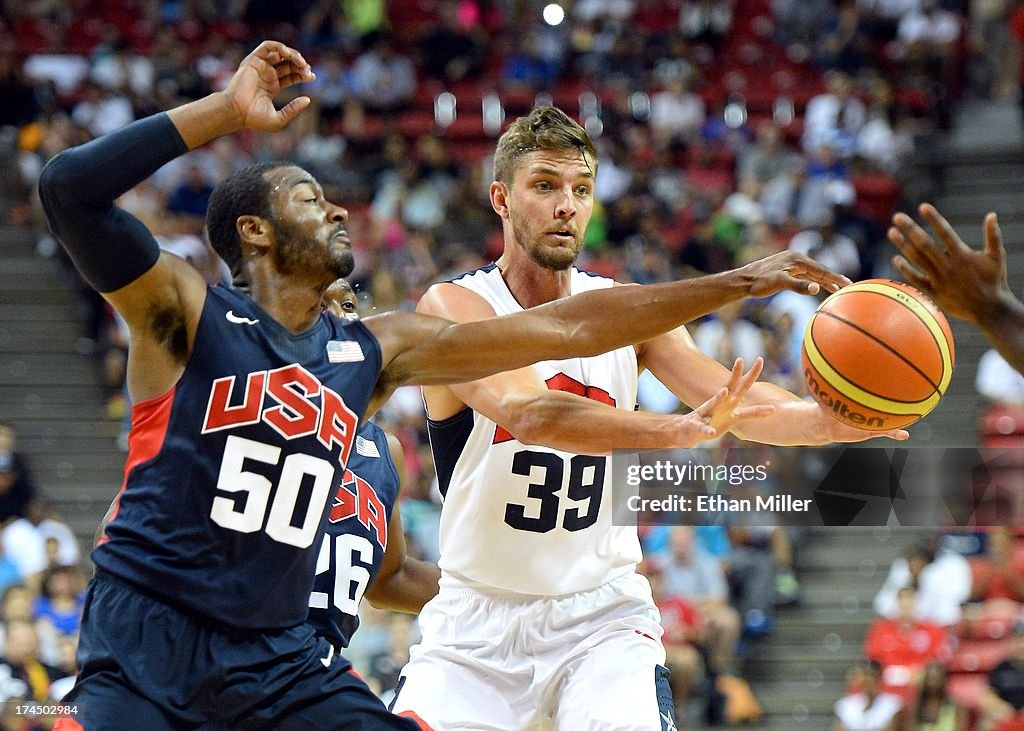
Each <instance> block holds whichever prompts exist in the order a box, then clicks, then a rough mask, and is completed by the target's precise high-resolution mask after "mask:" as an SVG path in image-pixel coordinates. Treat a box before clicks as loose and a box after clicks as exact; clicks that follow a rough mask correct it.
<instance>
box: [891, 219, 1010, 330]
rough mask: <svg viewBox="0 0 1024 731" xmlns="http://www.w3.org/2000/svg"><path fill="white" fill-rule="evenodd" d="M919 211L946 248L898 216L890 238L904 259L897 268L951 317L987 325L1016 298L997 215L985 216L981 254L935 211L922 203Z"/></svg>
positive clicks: (896, 259)
mask: <svg viewBox="0 0 1024 731" xmlns="http://www.w3.org/2000/svg"><path fill="white" fill-rule="evenodd" d="M918 210H919V212H920V214H921V216H922V217H923V218H924V220H925V221H927V222H928V225H929V226H930V227H931V229H932V231H934V232H935V236H936V237H937V238H938V239H939V241H941V242H942V246H939V245H938V244H937V243H936V242H935V239H934V238H932V236H930V235H929V234H928V233H927V232H926V231H925V230H924V229H923V228H921V227H920V226H919V225H917V223H915V222H914V220H913V219H912V218H910V216H908V215H906V214H905V213H897V214H896V215H894V216H893V218H892V223H893V226H892V228H890V229H889V231H888V236H889V241H891V242H892V244H893V246H895V247H896V248H897V249H899V250H900V253H901V254H902V256H896V257H893V266H895V267H896V271H898V272H899V273H900V275H901V276H902V277H903V278H904V279H906V280H907V281H908V282H909V283H910V284H912V285H913V286H915V287H917V288H918V289H919V290H921V291H922V292H924V293H925V294H926V295H928V296H929V297H931V298H932V299H933V300H935V302H936V303H937V304H938V305H939V306H940V307H942V308H943V309H945V310H947V311H948V312H949V313H950V314H952V315H955V316H956V317H959V318H961V319H964V320H968V321H970V322H973V323H975V324H976V325H982V324H984V323H985V321H986V319H987V318H988V317H989V313H990V312H992V311H993V310H994V309H996V308H997V307H999V306H1000V304H1001V301H1002V300H1003V299H1005V298H1007V297H1012V293H1011V292H1010V287H1009V284H1008V282H1007V275H1006V250H1005V249H1004V248H1003V236H1002V233H1001V232H1000V230H999V221H998V219H997V218H996V214H995V213H989V214H988V215H987V216H985V223H984V231H985V247H984V248H983V249H981V250H977V249H972V248H971V247H969V246H967V245H966V244H965V243H964V242H963V241H962V240H961V239H960V237H959V236H958V235H957V233H956V231H954V230H953V227H952V226H950V225H949V222H948V221H947V220H946V219H945V218H943V216H942V214H940V213H939V212H938V211H937V210H936V209H935V207H934V206H932V205H930V204H928V203H924V204H922V205H921V206H920V208H919V209H918Z"/></svg>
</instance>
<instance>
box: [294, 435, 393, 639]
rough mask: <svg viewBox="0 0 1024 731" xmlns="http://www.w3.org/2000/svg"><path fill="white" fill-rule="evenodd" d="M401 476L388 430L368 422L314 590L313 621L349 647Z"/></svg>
mask: <svg viewBox="0 0 1024 731" xmlns="http://www.w3.org/2000/svg"><path fill="white" fill-rule="evenodd" d="M399 482H400V480H399V476H398V470H397V469H396V468H395V463H394V462H393V461H392V459H391V451H390V450H389V449H388V438H387V434H385V433H384V431H383V430H382V429H381V428H380V427H379V426H377V425H376V424H372V423H370V422H367V423H366V424H363V426H362V427H361V428H360V429H359V433H358V434H357V435H356V445H355V449H353V450H352V457H351V458H350V459H349V461H348V468H347V469H346V470H345V472H344V475H343V477H342V479H341V484H340V485H339V486H338V489H337V491H336V492H335V494H334V498H333V499H332V500H331V503H330V505H329V507H328V512H327V532H326V534H325V535H324V537H323V541H322V543H321V544H320V553H319V555H318V557H317V562H316V580H315V581H314V582H313V593H312V594H310V595H309V620H308V621H309V623H310V624H311V625H313V628H314V629H315V630H316V632H317V634H319V635H322V636H323V637H326V638H327V639H328V640H329V641H330V643H331V644H332V645H335V646H336V647H347V646H348V643H349V641H350V640H351V639H352V635H353V634H354V633H355V631H356V629H358V628H359V616H358V614H357V612H358V610H359V602H360V600H361V599H362V598H363V592H365V591H366V589H367V587H369V586H370V585H371V584H373V580H374V579H375V578H376V577H377V571H378V570H379V569H380V564H381V560H382V559H383V558H384V551H386V550H387V547H388V525H389V521H390V520H391V513H392V512H393V511H394V509H395V503H396V502H397V500H398V491H399V487H400V485H399Z"/></svg>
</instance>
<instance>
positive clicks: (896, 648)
mask: <svg viewBox="0 0 1024 731" xmlns="http://www.w3.org/2000/svg"><path fill="white" fill-rule="evenodd" d="M916 594H917V592H916V591H915V590H914V589H913V588H911V587H905V588H903V589H900V591H899V594H898V595H897V606H898V609H899V612H898V615H897V617H896V618H895V619H888V618H885V617H883V618H880V619H877V620H875V623H874V624H872V625H871V627H870V628H869V629H868V634H867V637H866V638H865V640H864V654H865V656H867V657H868V659H870V660H874V661H875V662H877V663H878V664H879V665H881V666H882V687H883V690H884V691H885V692H887V693H892V694H894V695H898V696H900V697H901V698H902V699H903V700H904V701H907V700H909V699H910V698H911V697H912V696H913V695H914V688H915V686H916V685H917V684H918V682H919V680H920V677H921V675H922V673H923V672H924V668H925V666H926V665H928V663H930V662H933V661H940V662H941V661H943V660H945V659H946V658H947V657H948V656H949V645H948V642H947V639H946V631H945V629H943V628H942V627H940V626H938V625H937V624H933V623H931V622H925V621H921V620H917V619H914V600H915V599H916Z"/></svg>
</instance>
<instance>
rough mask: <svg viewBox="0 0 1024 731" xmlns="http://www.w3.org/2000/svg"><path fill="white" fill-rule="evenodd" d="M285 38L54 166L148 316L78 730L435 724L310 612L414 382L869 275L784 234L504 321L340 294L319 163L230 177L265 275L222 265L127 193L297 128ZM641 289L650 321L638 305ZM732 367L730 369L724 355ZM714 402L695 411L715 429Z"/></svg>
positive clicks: (61, 212)
mask: <svg viewBox="0 0 1024 731" xmlns="http://www.w3.org/2000/svg"><path fill="white" fill-rule="evenodd" d="M313 79H314V75H313V72H312V70H311V69H310V67H309V64H308V63H306V61H305V59H304V58H303V57H302V55H301V54H300V53H299V52H298V51H296V50H294V49H292V48H289V47H288V46H286V45H284V44H281V43H278V42H275V41H266V42H264V43H262V44H260V46H259V47H257V48H256V50H254V51H253V52H252V53H250V54H249V55H248V56H247V57H246V58H245V59H243V60H242V62H241V63H240V65H239V68H238V70H237V71H236V72H235V74H234V76H233V77H232V78H231V80H230V81H229V83H228V85H227V87H226V88H225V89H224V90H223V91H219V92H215V93H212V94H210V95H208V96H206V97H204V98H202V99H199V100H197V101H194V102H190V103H188V104H185V105H184V106H181V107H178V108H176V109H173V110H171V111H169V112H166V113H161V114H157V115H154V116H152V117H150V118H147V119H143V120H139V121H137V122H134V123H132V124H130V125H128V126H126V127H124V128H122V129H119V130H117V131H115V132H111V133H109V134H107V135H104V136H103V137H100V138H97V139H95V140H93V141H91V142H89V143H87V144H85V145H81V146H79V147H74V148H70V149H68V150H65V151H64V152H62V153H61V154H60V155H58V156H56V157H55V158H54V159H53V160H51V161H50V162H49V163H48V165H47V166H46V168H45V169H44V170H43V173H42V175H41V177H40V197H41V200H42V202H43V206H44V209H45V211H46V215H47V220H48V222H49V225H50V228H51V230H52V231H53V233H54V235H55V236H56V237H57V238H58V239H59V240H60V241H61V243H62V245H63V246H64V247H65V248H66V249H67V251H68V253H69V255H70V257H71V259H72V261H73V262H74V263H75V266H76V267H77V268H78V269H79V271H80V272H81V273H82V274H83V276H84V277H85V279H86V280H87V281H88V282H89V283H90V284H91V285H92V286H93V287H94V288H95V289H97V290H98V291H99V292H101V293H102V294H103V296H104V298H105V299H107V301H108V302H110V303H111V305H112V306H113V307H114V309H116V310H117V311H118V312H119V313H120V314H121V316H123V317H124V319H125V321H126V322H127V323H128V327H129V331H130V345H129V355H128V388H129V392H130V394H131V400H132V403H133V418H132V431H131V433H130V436H129V453H128V457H127V460H126V464H125V480H124V484H123V486H122V490H121V493H120V495H119V497H118V499H117V502H116V504H115V507H114V510H113V514H112V517H111V519H110V522H109V523H108V524H107V526H106V529H105V531H104V535H103V536H102V537H101V538H100V542H99V545H98V546H97V547H96V548H95V549H94V550H93V553H92V560H93V563H94V564H95V565H96V573H95V575H94V577H93V579H92V581H91V582H90V586H89V589H88V592H87V596H86V606H85V611H84V614H83V621H82V628H81V635H80V639H79V646H78V667H79V674H78V677H77V680H76V683H75V686H74V688H73V689H72V690H71V691H70V692H69V694H68V695H67V696H66V697H65V699H64V700H65V701H66V702H68V703H69V704H73V708H74V709H75V710H77V712H78V715H76V716H75V717H74V718H71V717H67V718H61V719H60V720H59V721H58V723H57V728H58V729H60V730H62V731H63V730H65V729H77V728H86V729H88V730H89V731H117V730H118V729H138V728H145V729H147V730H159V729H174V728H198V727H206V728H232V729H235V728H247V729H257V728H266V729H270V728H272V729H275V730H277V731H288V730H289V729H312V728H344V729H351V730H359V729H374V730H379V729H388V728H396V729H397V728H402V729H411V728H415V727H416V724H415V722H413V721H411V720H403V719H399V718H394V717H391V716H389V715H387V714H386V712H385V711H384V709H383V706H382V705H381V704H380V703H379V701H378V700H377V699H376V698H375V697H374V696H373V695H372V694H371V693H370V692H369V689H368V688H367V687H366V685H365V684H364V683H362V682H361V681H359V680H358V678H355V677H354V676H353V675H352V674H351V673H350V672H348V671H349V665H348V663H347V662H345V661H343V660H341V659H340V658H338V657H335V654H334V649H333V647H331V645H330V643H329V642H327V640H326V639H324V638H318V637H317V636H316V635H315V633H314V632H313V630H312V628H311V627H309V625H307V624H306V623H305V620H306V616H307V613H308V612H307V609H308V599H309V596H310V593H311V592H312V589H313V579H314V575H315V570H316V561H317V558H318V554H319V548H320V543H319V541H318V540H317V539H318V538H319V537H320V536H322V533H323V529H324V523H325V521H326V520H327V517H328V513H329V510H328V498H329V497H330V495H331V494H333V493H334V491H335V490H336V488H337V484H338V479H337V478H338V477H339V476H340V475H342V474H343V473H344V470H345V467H346V464H347V462H348V459H349V455H350V453H351V452H352V450H353V449H354V441H355V436H356V431H357V426H358V424H359V421H360V420H361V419H362V418H363V417H364V415H366V414H372V413H373V412H374V410H375V409H376V407H377V406H378V405H379V404H381V403H383V402H384V401H385V400H386V399H387V398H388V396H389V395H390V393H391V392H392V391H393V389H395V388H397V387H398V386H401V385H403V384H409V383H417V384H436V383H450V382H452V381H459V380H465V379H475V378H481V377H484V376H487V375H490V374H492V373H495V372H498V371H500V370H502V369H505V368H518V367H523V366H525V365H527V364H529V363H531V362H534V361H536V360H539V359H544V358H554V357H559V358H564V357H571V356H574V355H575V356H584V355H593V354H596V353H600V352H604V351H607V350H609V349H613V348H616V347H621V346H623V345H625V344H627V343H629V342H632V340H633V339H634V338H636V339H641V340H644V339H648V338H651V337H654V336H655V335H657V334H658V333H660V332H665V331H667V330H669V329H671V328H673V327H678V326H679V325H680V324H682V323H684V322H686V321H688V320H690V319H693V318H694V317H698V316H700V315H702V314H704V313H706V312H709V311H711V310H714V309H715V308H717V307H719V306H721V305H722V304H725V303H726V302H730V301H732V300H735V299H741V298H743V297H747V296H766V295H769V294H771V293H773V292H776V291H778V290H779V289H781V288H789V289H794V290H796V291H800V292H808V293H812V294H813V293H815V292H817V291H818V290H819V288H820V287H825V288H827V289H830V290H835V289H838V287H839V286H840V285H843V284H845V283H847V280H845V278H842V277H839V276H838V275H835V274H834V273H832V272H829V271H828V270H827V269H825V268H823V267H821V266H820V265H818V264H815V263H814V262H812V261H811V260H810V259H807V258H806V257H801V256H798V255H793V254H791V253H784V254H779V255H775V256H773V257H768V258H766V259H763V260H761V261H758V262H754V263H752V264H748V265H747V266H745V267H743V268H741V269H738V270H734V271H732V272H727V273H724V274H721V275H715V276H712V277H705V278H702V279H696V280H687V281H684V282H674V283H670V284H664V285H651V286H648V287H638V288H632V289H630V290H629V291H628V292H627V291H621V292H618V291H614V290H612V291H608V292H595V293H589V294H586V295H583V296H581V297H577V298H574V299H570V300H566V301H564V302H558V303H553V304H551V305H550V306H548V307H546V308H543V309H537V310H534V311H531V312H528V313H523V314H520V315H517V316H515V317H510V318H506V319H504V320H503V321H500V322H494V323H470V324H466V325H459V324H452V323H450V322H447V321H444V320H441V319H438V318H433V317H427V316H424V315H417V314H408V313H395V314H389V315H381V316H378V317H372V318H368V319H367V320H366V321H365V322H360V321H357V322H346V321H342V320H339V319H337V318H333V317H328V316H326V315H323V314H322V312H321V304H322V302H321V301H322V296H323V292H324V290H326V289H327V287H328V286H329V285H330V283H331V282H333V281H334V280H335V279H337V278H338V277H342V276H345V275H347V274H349V273H350V272H351V270H352V266H353V262H352V251H351V247H350V243H349V239H348V234H347V232H346V229H345V223H346V221H347V218H348V213H347V211H346V210H345V209H344V208H341V207H340V206H337V205H334V204H333V203H331V202H329V201H327V200H325V199H324V196H323V191H322V189H321V187H320V185H319V184H318V183H317V181H316V180H315V179H313V178H312V176H310V175H309V174H308V173H307V172H306V171H304V170H302V169H301V168H298V167H296V166H294V165H291V164H287V163H267V164H262V165H256V166H251V167H249V168H246V169H244V170H242V171H239V172H238V173H235V174H234V175H232V176H231V177H230V178H229V179H228V180H226V181H225V182H224V183H221V184H220V185H219V186H218V187H217V188H216V189H215V190H214V193H213V195H212V197H211V200H210V205H209V209H208V212H207V228H208V231H209V234H210V240H211V243H212V244H213V246H214V248H215V250H216V251H217V253H218V255H219V256H220V257H221V258H222V259H223V260H224V261H225V263H226V264H227V265H228V267H229V270H230V271H231V273H232V276H233V278H236V279H244V281H247V282H248V283H249V285H250V290H251V294H246V293H242V292H238V291H235V290H232V289H228V288H225V287H209V286H208V285H207V283H206V282H205V281H203V279H202V277H201V276H200V275H199V274H198V273H197V272H196V271H195V270H194V269H193V268H192V267H191V266H190V265H188V264H187V263H186V262H184V261H183V260H181V259H179V258H177V257H175V256H174V255H172V254H169V253H161V252H160V250H159V247H158V246H157V245H156V242H155V240H154V239H153V236H152V234H151V233H150V232H149V231H148V230H147V229H146V228H145V226H143V225H142V224H141V223H140V222H139V221H138V220H137V219H135V218H133V217H132V216H130V215H128V214H127V213H125V212H124V211H122V210H120V209H118V208H117V207H116V206H115V205H114V201H115V200H116V199H117V198H118V197H119V196H120V195H122V194H123V193H124V192H125V191H127V190H129V189H131V188H132V187H134V186H135V185H137V184H138V183H139V182H141V181H142V180H145V179H146V178H147V177H149V176H150V175H152V174H153V173H154V172H155V171H156V170H157V169H159V168H160V167H161V166H163V165H164V164H166V163H167V162H169V161H170V160H172V159H174V158H176V157H178V156H180V155H183V154H185V153H186V152H187V151H188V150H191V149H194V148H196V147H199V146H201V145H204V144H206V143H207V142H209V141H211V140H213V139H215V138H217V137H219V136H222V135H225V134H230V133H232V132H235V131H237V130H240V129H254V130H260V131H269V132H273V131H277V130H280V129H282V128H283V127H284V126H285V125H287V124H288V123H289V122H290V121H291V120H293V119H294V118H295V117H296V116H297V115H298V114H299V113H301V112H302V110H303V109H304V108H305V107H306V106H308V105H309V103H310V100H309V98H308V97H305V96H299V97H297V98H295V99H293V100H291V101H290V102H288V103H287V104H286V105H285V106H284V107H282V108H281V109H277V108H276V107H275V105H274V96H275V95H276V94H278V93H279V92H280V91H281V90H282V89H285V88H287V87H290V86H293V85H295V84H300V83H304V82H308V81H312V80H313ZM627 307H628V308H630V309H631V310H632V311H633V312H634V314H635V315H636V318H637V319H636V321H635V322H634V321H625V320H623V319H622V318H619V317H617V316H616V313H618V312H620V311H622V310H624V309H625V308H627ZM723 380H724V379H723ZM727 398H728V391H727V390H726V389H724V388H723V389H722V390H721V391H719V392H718V393H717V394H716V396H715V399H714V400H713V403H712V408H711V410H710V411H709V412H708V413H705V414H698V415H697V416H696V417H695V418H693V419H691V420H690V422H689V423H688V424H687V428H688V432H689V438H690V439H692V440H694V441H699V440H700V439H704V438H707V437H708V436H710V435H713V434H714V433H715V429H714V428H713V427H712V426H710V424H709V422H710V420H711V419H712V417H713V416H714V413H715V411H714V408H716V407H717V403H721V401H723V400H725V399H727Z"/></svg>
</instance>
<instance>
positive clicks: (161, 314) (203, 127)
mask: <svg viewBox="0 0 1024 731" xmlns="http://www.w3.org/2000/svg"><path fill="white" fill-rule="evenodd" d="M311 79H312V72H311V71H309V69H308V65H306V62H305V60H303V59H302V56H301V55H299V54H298V52H297V51H294V50H292V49H290V48H288V47H287V46H285V45H283V44H281V43H276V42H273V41H267V42H264V43H263V44H261V45H260V46H259V47H258V48H257V49H256V50H255V51H253V52H252V53H251V54H249V56H247V57H246V58H245V60H244V61H243V62H242V64H241V65H240V66H239V69H238V71H237V72H236V73H235V75H234V77H233V78H232V80H231V82H230V83H229V85H228V87H227V89H225V90H224V91H223V92H218V93H215V94H211V95H210V96H207V97H205V98H203V99H200V100H198V101H195V102H192V103H190V104H186V105H184V106H182V107H178V108H177V109H174V110H172V111H170V112H168V113H165V114H157V115H154V116H152V117H149V118H147V119H143V120H139V121H138V122H134V123H133V124H130V125H128V126H127V127H125V128H123V129H120V130H117V131H115V132H111V133H110V134H107V135H104V136H103V137H100V138H98V139H95V140H93V141H91V142H89V143H87V144H85V145H81V146H79V147H75V148H71V149H69V150H66V151H64V152H63V153H61V154H60V155H57V156H56V157H55V158H54V159H53V160H51V161H50V163H49V164H48V165H47V166H46V168H45V169H44V170H43V173H42V175H41V177H40V181H39V193H40V197H41V199H42V202H43V207H44V209H45V211H46V217H47V221H48V222H49V224H50V228H51V229H52V230H53V232H54V234H55V235H56V236H57V238H58V239H59V240H60V241H61V243H62V244H63V245H64V247H65V248H66V249H67V251H68V253H69V254H70V256H71V259H72V261H73V262H74V263H75V266H76V267H77V268H78V270H79V271H80V272H81V273H82V275H83V276H84V277H85V279H86V280H87V281H88V282H89V283H90V284H91V285H92V286H93V287H95V288H96V289H97V291H99V292H101V293H103V296H104V297H105V298H106V299H107V300H108V301H109V302H110V303H111V304H112V305H113V306H114V308H115V309H117V311H118V312H119V313H120V314H121V315H122V316H123V317H124V319H125V321H126V322H127V323H128V326H129V328H130V330H131V338H132V340H131V358H130V360H129V384H130V386H131V388H132V397H133V400H141V399H145V398H148V397H151V396H155V395H157V394H160V393H163V392H164V391H165V390H166V389H167V388H168V387H170V385H172V384H173V383H174V382H175V381H176V380H177V378H178V377H179V376H180V374H181V370H182V369H183V368H184V364H185V362H187V360H188V357H189V354H190V353H191V348H192V340H193V338H194V336H195V330H196V326H197V324H198V319H199V313H200V311H201V310H202V305H203V302H204V300H205V296H206V285H205V282H204V281H203V279H202V277H201V276H200V275H199V274H198V273H197V272H196V271H195V270H194V269H193V268H192V267H191V266H189V265H188V264H186V263H185V262H184V261H182V260H180V259H178V258H177V257H174V256H171V255H169V254H161V253H160V250H159V248H158V247H157V244H156V240H155V239H154V238H153V236H152V234H150V232H149V231H148V230H147V229H146V227H145V226H144V225H143V224H142V223H141V222H140V221H139V220H138V219H136V218H135V217H133V216H131V215H129V214H128V213H126V212H125V211H122V210H121V209H119V208H117V207H116V206H115V205H114V201H115V200H116V199H117V198H118V197H119V196H120V195H121V194H123V193H124V192H126V191H127V190H129V189H131V188H132V187H134V186H135V185H137V184H138V183H140V182H142V181H143V180H145V179H146V178H148V177H149V176H150V175H152V174H153V173H154V172H156V170H157V169H158V168H160V167H161V166H162V165H164V164H165V163H167V162H169V161H170V160H172V159H174V158H175V157H178V156H179V155H182V154H184V153H185V152H187V151H188V150H190V149H192V148H194V147H198V146H199V145H202V144H205V143H206V142H209V141H210V140H212V139H214V138H215V137H218V136H220V135H222V134H227V133H229V132H233V131H235V130H237V129H241V128H243V127H251V128H253V129H262V130H275V129H280V128H281V127H283V126H284V125H285V124H287V123H288V122H289V121H290V120H291V119H293V118H294V117H295V116H296V115H297V114H298V113H299V112H300V111H301V110H302V109H303V108H304V107H305V106H306V105H307V104H308V103H309V100H308V99H306V98H305V97H300V98H299V99H296V100H295V101H293V102H291V103H289V104H288V105H287V106H285V107H284V108H283V109H281V110H280V111H278V110H276V109H275V108H274V104H273V96H274V94H276V93H277V92H279V91H280V90H281V89H283V88H285V87H286V86H289V85H291V84H295V83H299V82H301V81H309V80H311Z"/></svg>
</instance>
